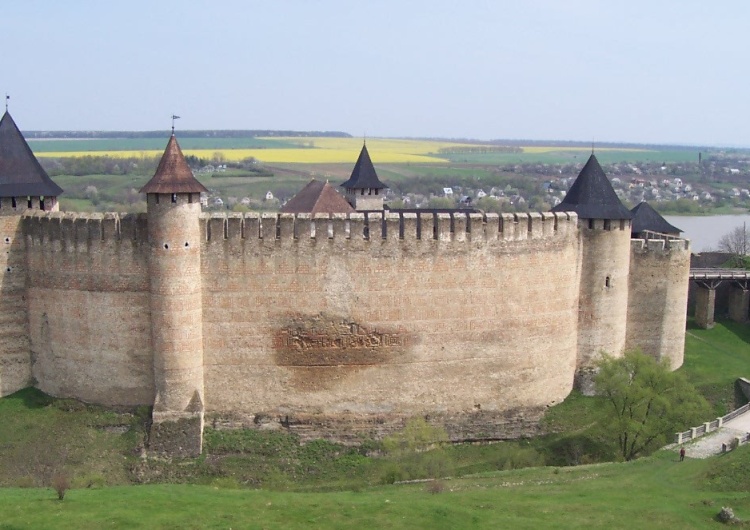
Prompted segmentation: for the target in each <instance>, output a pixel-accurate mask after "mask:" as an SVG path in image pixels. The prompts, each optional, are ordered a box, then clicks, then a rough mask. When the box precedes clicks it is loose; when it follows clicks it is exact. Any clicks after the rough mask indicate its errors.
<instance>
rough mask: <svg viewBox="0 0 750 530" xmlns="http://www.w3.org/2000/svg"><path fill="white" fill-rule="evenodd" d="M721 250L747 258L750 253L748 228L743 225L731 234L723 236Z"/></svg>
mask: <svg viewBox="0 0 750 530" xmlns="http://www.w3.org/2000/svg"><path fill="white" fill-rule="evenodd" d="M719 250H723V251H724V252H731V253H732V254H735V255H737V256H747V254H748V252H749V251H750V232H748V231H747V226H746V225H745V224H744V223H743V225H742V226H736V227H735V228H733V229H732V231H731V232H729V233H728V234H724V235H723V236H721V239H719Z"/></svg>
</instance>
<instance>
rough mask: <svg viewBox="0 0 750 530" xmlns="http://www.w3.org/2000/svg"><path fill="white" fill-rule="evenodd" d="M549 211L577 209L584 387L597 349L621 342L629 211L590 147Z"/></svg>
mask: <svg viewBox="0 0 750 530" xmlns="http://www.w3.org/2000/svg"><path fill="white" fill-rule="evenodd" d="M553 211H561V212H562V211H575V212H576V213H578V219H579V221H578V225H579V231H580V242H581V251H580V252H581V254H580V255H581V261H580V264H581V271H580V285H579V309H578V357H577V376H576V386H577V387H578V388H579V389H581V390H582V391H584V392H586V393H588V392H589V391H591V390H592V388H591V387H590V385H591V381H590V379H591V377H590V376H591V374H592V370H591V369H592V367H593V365H594V363H596V361H597V360H598V359H599V358H600V357H601V355H602V354H609V355H613V356H619V355H622V353H623V350H624V348H625V334H626V322H627V312H628V276H629V272H630V219H631V213H630V212H629V211H628V209H627V208H625V206H624V205H623V204H622V202H620V199H619V198H618V197H617V194H616V193H615V191H614V189H613V188H612V185H611V184H610V182H609V180H608V179H607V176H606V175H605V174H604V171H603V170H602V168H601V166H600V165H599V162H598V161H597V159H596V157H595V156H594V155H593V153H592V155H591V157H590V158H589V160H588V161H587V162H586V165H585V166H584V167H583V169H582V170H581V173H580V174H579V175H578V178H577V179H576V181H575V182H574V183H573V186H571V188H570V190H569V191H568V194H567V195H566V196H565V199H564V200H563V202H562V203H560V204H559V205H557V206H555V208H553Z"/></svg>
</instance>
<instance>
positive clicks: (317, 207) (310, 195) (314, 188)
mask: <svg viewBox="0 0 750 530" xmlns="http://www.w3.org/2000/svg"><path fill="white" fill-rule="evenodd" d="M279 211H280V212H281V213H350V212H354V211H356V210H355V209H354V208H352V206H351V205H350V204H349V203H348V202H347V201H346V199H345V198H344V197H342V196H341V194H339V192H337V191H336V190H335V189H333V186H331V185H330V184H328V183H327V182H321V181H320V180H315V179H312V180H311V181H310V182H309V183H308V184H307V186H305V187H304V188H302V189H301V190H300V191H299V193H297V195H295V196H294V197H292V198H291V199H289V201H288V202H287V203H286V204H285V205H284V206H283V207H282V208H281V209H280V210H279Z"/></svg>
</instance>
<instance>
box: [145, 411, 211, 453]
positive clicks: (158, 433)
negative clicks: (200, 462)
mask: <svg viewBox="0 0 750 530" xmlns="http://www.w3.org/2000/svg"><path fill="white" fill-rule="evenodd" d="M148 445H149V451H150V452H151V453H152V454H154V455H168V456H174V457H178V458H194V457H197V456H200V454H201V452H202V451H203V414H202V413H196V414H191V415H189V416H184V417H181V418H173V419H163V420H161V421H157V419H156V417H155V418H154V423H153V424H152V425H151V431H150V433H149V444H148Z"/></svg>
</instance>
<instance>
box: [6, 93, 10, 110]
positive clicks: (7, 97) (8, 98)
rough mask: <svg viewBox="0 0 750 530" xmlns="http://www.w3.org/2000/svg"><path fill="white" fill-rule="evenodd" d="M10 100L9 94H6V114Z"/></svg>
mask: <svg viewBox="0 0 750 530" xmlns="http://www.w3.org/2000/svg"><path fill="white" fill-rule="evenodd" d="M9 100H10V96H9V95H8V93H7V92H6V93H5V112H8V101H9Z"/></svg>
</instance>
